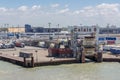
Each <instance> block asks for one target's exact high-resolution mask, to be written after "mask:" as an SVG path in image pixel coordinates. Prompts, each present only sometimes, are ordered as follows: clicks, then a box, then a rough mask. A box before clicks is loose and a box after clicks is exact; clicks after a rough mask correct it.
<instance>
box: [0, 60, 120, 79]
mask: <svg viewBox="0 0 120 80" xmlns="http://www.w3.org/2000/svg"><path fill="white" fill-rule="evenodd" d="M0 80H120V63H117V62H116V63H112V62H111V63H104V62H103V63H94V62H88V63H83V64H81V63H80V64H64V65H56V66H42V67H35V68H23V67H20V66H17V65H14V64H11V63H8V62H3V61H0Z"/></svg>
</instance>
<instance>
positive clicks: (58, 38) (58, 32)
mask: <svg viewBox="0 0 120 80" xmlns="http://www.w3.org/2000/svg"><path fill="white" fill-rule="evenodd" d="M59 25H60V24H58V39H59V31H60V30H59Z"/></svg>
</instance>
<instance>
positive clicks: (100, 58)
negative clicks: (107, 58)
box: [97, 52, 103, 62]
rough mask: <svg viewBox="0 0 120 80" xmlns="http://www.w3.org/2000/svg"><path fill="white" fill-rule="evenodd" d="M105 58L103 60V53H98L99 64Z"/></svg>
mask: <svg viewBox="0 0 120 80" xmlns="http://www.w3.org/2000/svg"><path fill="white" fill-rule="evenodd" d="M102 61H103V58H102V52H98V53H97V62H102Z"/></svg>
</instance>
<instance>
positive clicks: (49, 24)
mask: <svg viewBox="0 0 120 80" xmlns="http://www.w3.org/2000/svg"><path fill="white" fill-rule="evenodd" d="M48 26H49V40H50V26H51V23H50V22H49V23H48Z"/></svg>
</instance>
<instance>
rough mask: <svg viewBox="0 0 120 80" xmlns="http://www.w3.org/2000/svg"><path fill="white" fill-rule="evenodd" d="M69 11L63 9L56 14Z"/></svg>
mask: <svg viewBox="0 0 120 80" xmlns="http://www.w3.org/2000/svg"><path fill="white" fill-rule="evenodd" d="M69 10H70V9H69V8H65V9H62V10H60V11H59V12H58V13H66V12H68V11H69Z"/></svg>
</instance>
